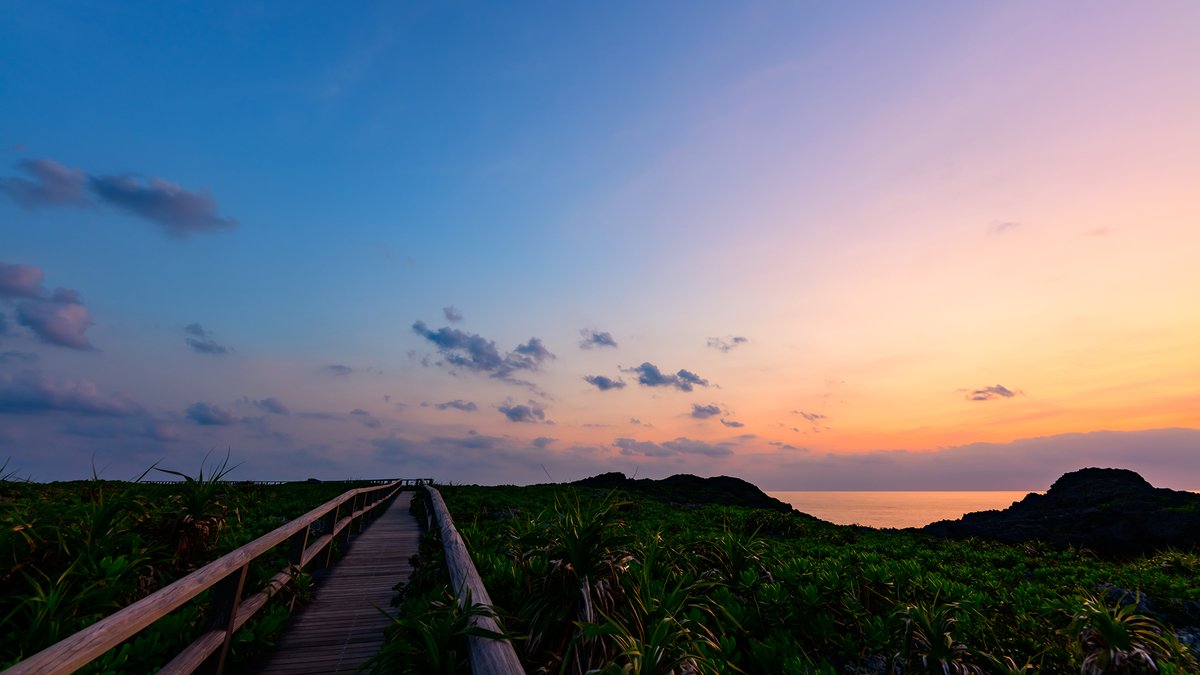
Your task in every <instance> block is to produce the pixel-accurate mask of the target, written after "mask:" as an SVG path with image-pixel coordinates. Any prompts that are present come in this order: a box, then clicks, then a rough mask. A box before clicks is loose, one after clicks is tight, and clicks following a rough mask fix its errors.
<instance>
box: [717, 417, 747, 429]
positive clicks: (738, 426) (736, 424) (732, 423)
mask: <svg viewBox="0 0 1200 675" xmlns="http://www.w3.org/2000/svg"><path fill="white" fill-rule="evenodd" d="M721 424H724V425H725V426H727V427H732V428H734V429H741V428H742V427H744V426H746V425H745V424H742V423H741V422H737V421H735V420H727V419H722V420H721Z"/></svg>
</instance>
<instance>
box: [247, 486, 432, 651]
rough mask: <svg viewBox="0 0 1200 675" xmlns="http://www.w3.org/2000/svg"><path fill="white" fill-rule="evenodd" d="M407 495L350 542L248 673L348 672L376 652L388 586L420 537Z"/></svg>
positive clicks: (387, 608) (404, 576)
mask: <svg viewBox="0 0 1200 675" xmlns="http://www.w3.org/2000/svg"><path fill="white" fill-rule="evenodd" d="M409 494H410V493H401V494H400V496H399V497H397V498H396V500H395V501H394V502H392V504H391V505H390V506H389V507H388V508H387V510H386V511H385V512H384V513H383V515H381V516H380V517H379V518H377V519H376V520H374V521H372V523H371V525H370V526H369V527H368V528H367V529H366V530H365V531H363V532H362V534H359V535H358V536H357V537H355V538H353V539H351V540H350V547H349V550H348V551H347V553H346V555H345V556H344V557H343V558H342V559H341V560H339V561H337V563H336V564H335V565H334V566H333V567H331V568H330V569H329V571H328V572H327V573H326V574H325V575H324V578H322V579H320V580H319V581H318V583H317V586H316V592H315V599H314V600H313V601H312V602H311V603H309V604H308V605H306V606H304V607H303V608H302V609H301V610H300V611H299V612H297V613H296V615H295V616H293V617H292V619H291V621H290V622H289V625H288V630H287V633H285V634H284V636H283V638H281V639H280V641H279V644H278V645H277V646H276V648H275V650H274V651H273V652H272V653H271V655H270V656H269V657H268V658H267V659H266V660H265V661H264V663H263V664H262V665H261V666H260V667H259V668H258V669H257V670H251V671H249V672H258V673H264V674H268V675H302V674H304V673H353V672H355V671H357V670H358V669H359V667H360V666H362V665H363V664H364V663H365V662H366V661H367V660H369V659H370V658H371V657H372V656H375V654H376V653H378V652H379V648H380V647H381V646H382V645H383V637H384V629H385V628H387V626H388V624H389V623H390V622H391V619H392V617H394V616H396V612H397V609H396V608H395V607H392V606H391V601H392V598H393V597H394V596H395V594H396V592H395V591H394V590H393V587H394V586H395V585H396V584H397V583H398V582H401V581H407V580H408V576H409V574H410V573H411V572H412V567H411V566H410V565H409V562H408V561H409V558H411V557H412V556H413V555H416V553H417V545H418V543H419V541H420V538H421V530H420V525H419V524H418V522H417V519H416V518H415V517H414V516H413V515H412V514H411V513H409V510H408V506H409V499H408V495H409ZM380 610H383V611H382V612H381V611H380Z"/></svg>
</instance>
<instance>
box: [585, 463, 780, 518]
mask: <svg viewBox="0 0 1200 675" xmlns="http://www.w3.org/2000/svg"><path fill="white" fill-rule="evenodd" d="M572 485H580V486H583V487H590V488H601V489H606V490H612V489H620V490H625V491H627V492H642V493H646V494H648V495H650V496H653V497H657V498H659V499H663V500H666V501H669V502H675V503H678V504H719V505H721V506H744V507H747V508H752V509H770V510H771V511H778V512H780V513H791V512H792V511H793V509H792V507H791V505H790V504H787V503H784V502H781V501H779V500H778V499H775V498H774V497H771V496H768V495H767V494H766V493H764V492H763V491H762V490H759V489H758V487H756V486H755V485H754V484H753V483H748V482H746V481H744V480H742V479H740V478H733V477H731V476H717V477H715V478H700V477H699V476H693V475H691V474H687V473H681V474H676V475H674V476H671V477H670V478H664V479H662V480H650V479H649V478H641V479H636V480H635V479H631V478H627V477H626V476H625V474H623V473H620V472H618V471H613V472H611V473H602V474H599V475H596V476H592V477H591V478H584V479H583V480H578V481H575V482H574V483H572Z"/></svg>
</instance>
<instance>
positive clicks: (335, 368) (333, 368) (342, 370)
mask: <svg viewBox="0 0 1200 675" xmlns="http://www.w3.org/2000/svg"><path fill="white" fill-rule="evenodd" d="M325 372H327V373H330V374H332V375H337V376H339V377H344V376H346V375H349V374H350V373H353V372H354V369H353V368H351V367H350V366H343V365H342V364H340V363H334V364H332V365H328V366H325Z"/></svg>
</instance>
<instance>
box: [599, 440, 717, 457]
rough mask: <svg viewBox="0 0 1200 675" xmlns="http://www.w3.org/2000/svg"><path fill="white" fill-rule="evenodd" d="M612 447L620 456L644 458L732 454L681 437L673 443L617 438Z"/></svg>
mask: <svg viewBox="0 0 1200 675" xmlns="http://www.w3.org/2000/svg"><path fill="white" fill-rule="evenodd" d="M613 446H614V447H616V448H617V449H619V450H620V451H621V454H622V455H644V456H646V457H671V456H674V455H702V456H705V457H728V456H729V455H732V454H733V450H731V449H730V448H728V447H726V446H724V445H713V444H712V443H705V442H704V441H696V440H692V439H690V438H682V437H681V438H676V439H675V440H673V441H663V442H662V443H653V442H651V441H637V440H634V439H632V438H618V439H616V440H615V441H613Z"/></svg>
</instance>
